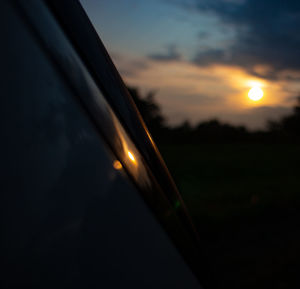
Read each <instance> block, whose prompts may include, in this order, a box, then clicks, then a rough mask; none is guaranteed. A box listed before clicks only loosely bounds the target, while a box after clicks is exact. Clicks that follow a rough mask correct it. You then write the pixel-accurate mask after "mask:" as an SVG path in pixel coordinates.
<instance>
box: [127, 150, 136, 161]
mask: <svg viewBox="0 0 300 289" xmlns="http://www.w3.org/2000/svg"><path fill="white" fill-rule="evenodd" d="M127 154H128V157H129V158H130V159H131V160H132V162H133V163H135V162H136V161H135V158H134V156H133V154H132V152H130V151H128V152H127Z"/></svg>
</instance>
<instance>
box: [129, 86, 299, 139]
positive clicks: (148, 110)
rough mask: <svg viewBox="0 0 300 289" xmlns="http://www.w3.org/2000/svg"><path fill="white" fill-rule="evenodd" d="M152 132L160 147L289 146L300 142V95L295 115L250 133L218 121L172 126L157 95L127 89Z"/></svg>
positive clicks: (184, 123) (239, 127)
mask: <svg viewBox="0 0 300 289" xmlns="http://www.w3.org/2000/svg"><path fill="white" fill-rule="evenodd" d="M128 90H129V92H130V94H131V96H132V97H133V100H134V102H135V104H136V106H137V108H138V109H139V111H140V113H141V115H142V117H143V119H144V121H145V123H146V125H147V127H148V129H149V131H150V133H151V134H152V136H153V138H154V140H155V141H156V142H157V143H158V144H163V143H181V144H184V143H187V144H189V143H233V142H238V143H243V142H246V143H249V142H250V143H251V142H253V143H255V142H259V143H290V142H300V96H299V97H297V101H296V104H295V106H294V108H293V112H292V113H291V115H289V116H285V117H283V118H281V119H280V120H278V121H271V120H270V121H268V122H267V125H266V129H264V130H257V131H249V130H248V129H247V128H246V127H245V126H235V125H231V124H228V123H223V122H221V121H220V120H218V119H211V120H208V121H203V122H199V123H198V124H197V125H194V126H192V125H191V124H190V123H189V122H188V121H184V122H183V123H181V124H180V125H177V126H175V127H170V126H168V125H167V123H166V118H165V117H164V116H163V114H162V111H161V108H160V107H159V105H158V104H157V102H156V100H155V93H154V92H149V93H147V95H145V96H141V94H140V92H139V90H138V89H137V88H132V87H129V88H128Z"/></svg>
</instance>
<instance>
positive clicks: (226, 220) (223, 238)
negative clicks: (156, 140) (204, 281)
mask: <svg viewBox="0 0 300 289" xmlns="http://www.w3.org/2000/svg"><path fill="white" fill-rule="evenodd" d="M160 151H161V153H162V155H163V157H164V159H165V161H166V163H167V166H168V167H169V169H170V171H171V174H172V175H173V177H174V179H175V182H176V183H177V186H178V188H179V190H180V192H181V194H182V197H183V199H184V201H185V203H186V205H187V207H188V209H189V212H190V214H191V215H192V217H193V219H194V222H195V224H196V225H197V228H198V231H199V233H200V235H201V237H202V240H203V244H202V245H203V246H204V247H205V250H206V251H207V256H208V259H209V262H210V266H211V267H212V268H213V271H214V272H215V275H216V276H218V279H219V280H218V281H217V282H216V287H215V288H226V289H227V288H228V289H234V288H239V289H241V288H264V289H266V288H300V281H299V280H298V279H299V278H298V270H299V269H300V267H299V264H300V249H299V247H300V233H299V230H300V214H299V207H300V205H299V204H300V182H299V180H300V147H299V146H298V145H279V144H277V145H271V144H268V145H263V144H225V145H222V144H218V145H217V144H205V145H204V144H203V145H181V146H179V145H164V146H160Z"/></svg>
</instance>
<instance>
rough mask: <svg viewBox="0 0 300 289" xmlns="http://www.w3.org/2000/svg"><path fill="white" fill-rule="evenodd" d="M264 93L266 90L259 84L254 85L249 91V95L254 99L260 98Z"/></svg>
mask: <svg viewBox="0 0 300 289" xmlns="http://www.w3.org/2000/svg"><path fill="white" fill-rule="evenodd" d="M263 95H264V92H263V90H262V89H261V88H260V87H259V86H253V87H252V88H251V89H250V90H249V92H248V97H249V98H250V99H251V100H253V101H258V100H260V99H261V98H262V97H263Z"/></svg>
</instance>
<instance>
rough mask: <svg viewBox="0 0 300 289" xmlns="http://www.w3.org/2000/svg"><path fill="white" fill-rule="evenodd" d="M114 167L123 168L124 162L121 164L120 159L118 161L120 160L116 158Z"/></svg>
mask: <svg viewBox="0 0 300 289" xmlns="http://www.w3.org/2000/svg"><path fill="white" fill-rule="evenodd" d="M113 167H114V168H115V169H116V170H121V169H122V168H123V166H122V164H121V163H120V161H118V160H115V161H114V163H113Z"/></svg>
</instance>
